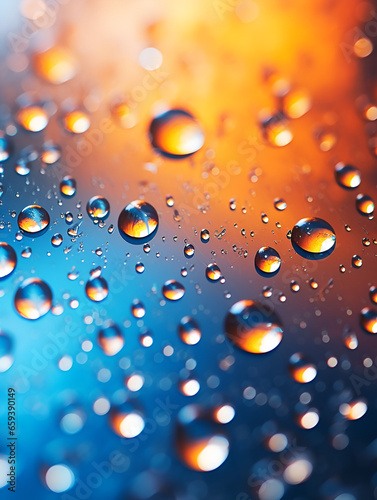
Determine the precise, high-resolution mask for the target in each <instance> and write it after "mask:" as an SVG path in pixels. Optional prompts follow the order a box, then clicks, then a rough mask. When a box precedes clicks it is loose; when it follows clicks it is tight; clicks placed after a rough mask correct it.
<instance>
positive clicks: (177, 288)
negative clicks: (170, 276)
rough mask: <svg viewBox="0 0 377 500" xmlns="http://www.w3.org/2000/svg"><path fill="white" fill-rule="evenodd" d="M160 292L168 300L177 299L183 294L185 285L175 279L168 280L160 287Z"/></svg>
mask: <svg viewBox="0 0 377 500" xmlns="http://www.w3.org/2000/svg"><path fill="white" fill-rule="evenodd" d="M162 294H163V296H164V297H165V299H168V300H179V299H181V298H182V297H183V296H184V294H185V287H184V286H183V285H181V283H178V281H175V280H168V281H166V282H165V283H164V286H163V287H162Z"/></svg>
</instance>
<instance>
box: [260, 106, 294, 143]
mask: <svg viewBox="0 0 377 500" xmlns="http://www.w3.org/2000/svg"><path fill="white" fill-rule="evenodd" d="M261 128H262V132H263V136H264V139H265V140H266V141H267V142H269V143H270V144H271V145H272V146H277V147H283V146H287V145H288V144H289V143H290V142H291V141H292V139H293V134H292V131H291V129H290V127H289V124H288V121H287V120H286V119H285V117H284V115H283V113H276V114H275V115H271V114H269V113H263V116H262V120H261Z"/></svg>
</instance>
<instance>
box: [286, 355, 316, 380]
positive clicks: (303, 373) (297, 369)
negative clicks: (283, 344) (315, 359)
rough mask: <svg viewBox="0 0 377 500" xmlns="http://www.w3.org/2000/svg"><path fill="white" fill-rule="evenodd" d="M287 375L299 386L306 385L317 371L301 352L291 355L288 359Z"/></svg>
mask: <svg viewBox="0 0 377 500" xmlns="http://www.w3.org/2000/svg"><path fill="white" fill-rule="evenodd" d="M289 373H290V374H291V376H292V378H293V379H294V380H296V382H299V383H300V384H307V383H308V382H311V381H312V380H314V379H315V377H316V376H317V369H316V367H315V365H314V364H313V363H311V362H310V361H309V360H308V359H306V357H305V356H304V355H303V354H302V353H301V352H296V353H295V354H292V356H291V357H290V358H289Z"/></svg>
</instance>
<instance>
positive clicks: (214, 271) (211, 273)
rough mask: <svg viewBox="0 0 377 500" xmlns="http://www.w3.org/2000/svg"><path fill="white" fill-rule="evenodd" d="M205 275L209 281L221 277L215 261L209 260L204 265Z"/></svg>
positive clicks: (217, 279)
mask: <svg viewBox="0 0 377 500" xmlns="http://www.w3.org/2000/svg"><path fill="white" fill-rule="evenodd" d="M206 277H207V279H208V280H209V281H219V279H220V278H221V271H220V268H219V266H218V265H217V264H216V263H215V262H211V264H208V266H207V267H206Z"/></svg>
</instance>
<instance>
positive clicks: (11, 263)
mask: <svg viewBox="0 0 377 500" xmlns="http://www.w3.org/2000/svg"><path fill="white" fill-rule="evenodd" d="M16 264H17V255H16V252H15V251H14V249H13V247H11V246H10V245H8V243H4V242H1V243H0V278H5V277H6V276H9V275H10V273H11V272H13V271H14V268H15V267H16Z"/></svg>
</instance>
